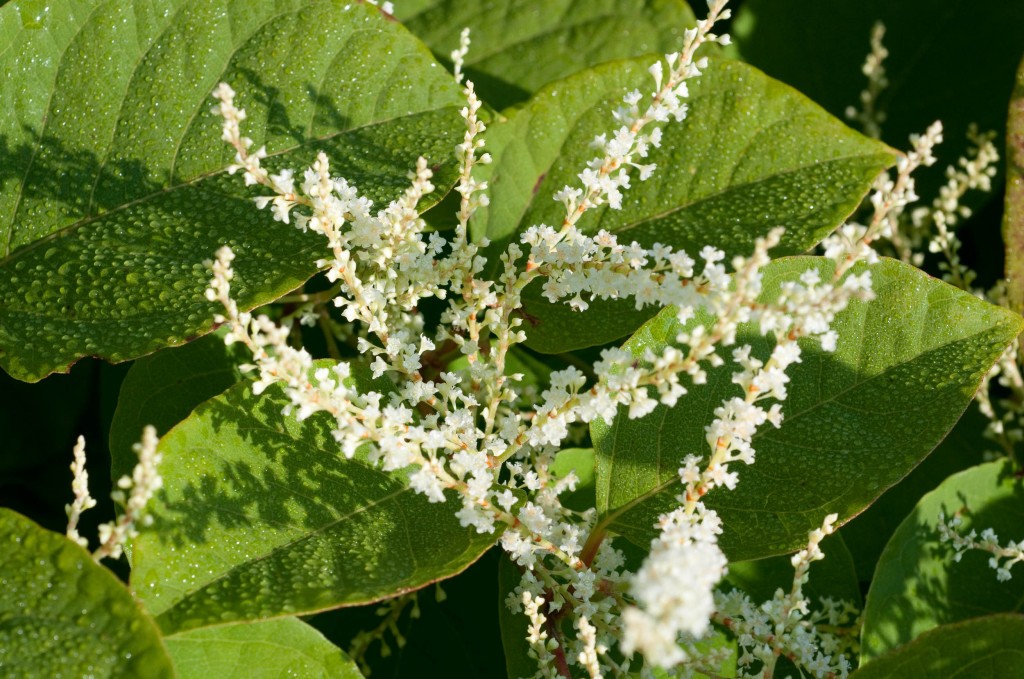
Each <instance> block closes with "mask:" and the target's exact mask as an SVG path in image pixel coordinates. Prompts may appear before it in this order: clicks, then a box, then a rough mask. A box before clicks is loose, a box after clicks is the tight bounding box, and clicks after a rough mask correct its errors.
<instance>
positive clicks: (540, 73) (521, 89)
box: [395, 0, 694, 109]
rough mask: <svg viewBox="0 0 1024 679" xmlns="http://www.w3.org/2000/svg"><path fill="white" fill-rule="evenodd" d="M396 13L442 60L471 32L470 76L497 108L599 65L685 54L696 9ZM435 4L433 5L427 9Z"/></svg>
mask: <svg viewBox="0 0 1024 679" xmlns="http://www.w3.org/2000/svg"><path fill="white" fill-rule="evenodd" d="M407 4H409V3H405V2H400V3H398V4H397V5H396V9H395V11H396V13H397V16H398V18H399V19H401V20H402V21H403V22H404V23H405V25H406V27H408V29H409V30H410V31H412V32H413V33H414V34H416V35H417V36H418V37H419V38H420V39H421V40H423V42H425V43H426V44H427V45H428V46H429V47H430V49H432V50H433V51H434V53H435V54H436V55H438V57H439V58H440V59H442V60H447V59H449V58H450V57H449V55H450V54H451V52H452V50H454V49H456V48H457V47H458V46H459V33H460V32H461V31H462V29H463V28H464V27H465V28H469V29H470V38H471V40H472V45H471V47H470V50H469V54H468V55H467V56H466V62H465V65H466V75H467V77H468V78H469V79H470V80H472V81H473V83H474V85H475V86H476V90H477V92H478V93H479V94H480V96H481V97H482V98H483V99H484V101H486V102H487V103H488V104H490V105H491V106H493V107H494V108H496V109H502V108H505V107H507V106H509V105H511V104H515V103H519V102H522V101H525V100H526V99H529V98H530V95H531V94H533V93H534V92H536V91H537V90H538V89H540V88H541V87H542V86H544V85H546V84H547V83H549V82H552V81H554V80H558V79H559V78H563V77H565V76H567V75H569V74H571V73H574V72H576V71H579V70H581V69H584V68H587V67H589V66H594V65H596V64H600V63H604V62H606V61H612V60H615V59H625V58H629V57H635V56H639V55H641V54H666V53H668V52H678V51H679V49H680V46H681V45H682V43H683V31H684V30H685V29H687V28H690V27H692V26H693V23H694V17H693V12H691V11H690V8H689V7H688V6H687V4H686V3H685V2H682V1H681V0H668V1H665V0H661V1H658V2H651V0H553V1H552V0H547V1H546V2H543V3H538V2H536V0H497V1H495V0H492V1H491V2H488V3H487V4H486V5H481V4H477V3H472V2H465V1H464V0H436V1H434V2H430V3H420V6H415V5H416V3H413V5H412V6H408V7H407V6H406V5H407ZM425 5H429V6H425Z"/></svg>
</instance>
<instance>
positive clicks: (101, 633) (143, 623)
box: [0, 508, 174, 679]
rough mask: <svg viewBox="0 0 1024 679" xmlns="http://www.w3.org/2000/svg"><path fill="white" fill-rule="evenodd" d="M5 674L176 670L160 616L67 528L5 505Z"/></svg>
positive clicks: (1, 670)
mask: <svg viewBox="0 0 1024 679" xmlns="http://www.w3.org/2000/svg"><path fill="white" fill-rule="evenodd" d="M0 545H2V548H0V573H3V576H2V578H0V582H2V583H3V587H0V674H2V675H4V676H8V677H59V676H69V677H70V676H76V677H84V676H95V677H99V676H102V677H125V678H126V679H127V678H129V677H173V676H174V670H173V668H172V666H171V660H170V658H169V657H168V656H167V650H166V649H165V648H164V645H163V643H161V641H160V633H159V630H158V629H157V627H156V624H154V622H153V619H152V618H150V617H149V616H148V615H146V614H145V613H143V612H142V610H141V609H140V608H139V605H138V604H137V603H136V602H135V600H134V599H132V595H131V594H130V593H129V592H128V589H127V588H126V587H125V586H124V585H123V584H122V583H121V581H120V580H118V579H117V576H115V575H114V574H113V573H111V572H110V571H109V570H107V569H106V568H104V567H102V566H100V565H99V564H97V563H96V562H94V561H93V560H92V557H90V556H89V554H88V553H87V552H86V551H85V550H84V549H82V548H81V547H80V546H78V545H76V544H75V543H74V542H72V541H71V540H69V539H67V538H66V537H64V536H63V535H58V534H57V533H53V532H50V531H48V530H44V529H42V528H40V527H39V526H37V525H36V524H35V523H33V522H32V521H30V520H29V519H27V518H25V517H24V516H21V515H20V514H17V513H15V512H12V511H11V510H9V509H4V508H0Z"/></svg>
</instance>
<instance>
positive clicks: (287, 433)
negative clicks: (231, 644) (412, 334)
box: [132, 364, 495, 633]
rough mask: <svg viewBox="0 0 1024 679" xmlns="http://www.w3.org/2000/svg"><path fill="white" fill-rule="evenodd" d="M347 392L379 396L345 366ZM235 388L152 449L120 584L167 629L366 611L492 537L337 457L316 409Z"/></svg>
mask: <svg viewBox="0 0 1024 679" xmlns="http://www.w3.org/2000/svg"><path fill="white" fill-rule="evenodd" d="M353 372H354V373H355V374H356V375H358V379H356V378H353V379H356V381H355V384H356V385H358V387H359V388H360V389H361V390H366V389H367V388H371V387H372V388H374V389H376V390H377V391H381V390H382V388H383V387H382V386H381V384H380V383H372V382H371V380H370V379H369V374H368V373H369V371H368V370H367V369H366V368H363V367H360V366H359V364H354V365H353ZM287 403H288V400H287V399H286V398H285V397H284V395H283V393H282V392H281V391H280V390H279V389H277V388H271V389H268V390H267V391H266V392H265V393H264V394H263V395H262V396H259V397H257V396H254V395H253V394H252V393H251V391H250V389H249V386H248V384H246V383H242V384H238V385H236V386H234V387H232V388H231V389H229V390H228V391H226V392H225V393H224V394H221V395H220V396H217V397H215V398H213V399H211V400H209V401H206V402H205V403H203V404H202V405H200V406H199V407H198V408H196V409H195V410H194V411H193V412H192V414H191V415H190V416H189V417H188V418H186V419H185V420H184V421H183V422H182V423H180V424H179V425H178V426H176V427H175V428H174V429H172V430H171V431H170V432H168V433H167V434H166V435H165V436H164V437H163V439H162V440H161V442H160V450H161V452H162V453H163V455H164V462H163V464H162V466H161V473H162V475H163V477H164V493H163V494H162V495H161V496H160V497H159V498H158V500H157V501H156V502H155V503H154V506H153V514H154V516H155V517H156V522H155V524H154V528H153V530H150V531H146V532H145V533H143V535H141V536H140V537H139V538H138V539H137V540H135V542H134V545H133V546H134V551H133V560H134V567H135V568H134V571H133V573H132V587H133V588H134V590H135V592H136V594H137V595H138V596H139V597H140V598H141V599H142V600H143V601H144V602H145V603H146V606H147V607H148V608H149V610H151V611H152V612H153V613H154V614H156V615H157V616H158V618H157V619H158V622H159V623H160V626H161V628H162V629H164V631H165V632H168V633H174V632H178V631H184V630H189V629H194V628H197V627H207V626H212V625H217V624H223V623H228V622H233V621H243V620H262V619H267V618H275V617H283V616H287V615H295V614H306V613H312V612H316V611H321V610H326V609H330V608H337V607H339V606H351V605H358V604H365V603H370V602H373V601H377V600H380V599H383V598H387V597H390V596H395V595H397V594H401V593H404V592H407V591H410V590H414V589H418V588H420V587H423V586H424V585H427V584H429V583H431V582H434V581H436V580H440V579H442V578H446V577H450V576H452V575H454V574H456V573H458V572H460V571H462V570H463V569H464V568H466V566H468V565H469V564H471V563H473V561H475V560H476V559H477V558H478V557H479V556H480V555H481V554H482V553H483V552H484V551H485V550H486V549H487V548H488V547H490V546H491V545H493V544H494V541H495V536H494V535H490V534H484V535H479V534H477V533H476V532H475V531H472V530H470V529H466V528H462V527H461V526H459V522H458V520H457V519H456V518H455V516H454V511H453V509H452V507H453V503H454V502H456V500H455V499H454V497H450V498H449V500H448V502H447V503H430V502H428V501H427V499H426V498H425V497H424V496H423V495H419V494H417V493H415V492H414V491H413V490H412V489H410V488H409V487H408V485H407V483H406V479H405V474H404V473H402V472H395V473H390V474H389V473H385V472H382V471H380V470H379V469H378V468H376V467H374V466H373V465H371V464H369V463H368V462H367V461H366V460H365V459H363V458H362V457H361V456H360V455H357V456H356V457H355V458H353V459H351V460H347V459H345V458H344V457H343V456H342V454H341V451H340V450H339V448H338V445H337V443H336V442H335V440H334V438H333V437H332V435H331V430H332V428H333V427H334V421H333V420H332V419H330V418H329V417H327V416H326V415H325V414H323V413H321V414H320V415H321V416H313V417H311V418H309V419H307V420H305V421H303V422H297V421H295V419H294V417H285V416H282V414H281V410H282V408H283V407H284V406H285V405H286V404H287Z"/></svg>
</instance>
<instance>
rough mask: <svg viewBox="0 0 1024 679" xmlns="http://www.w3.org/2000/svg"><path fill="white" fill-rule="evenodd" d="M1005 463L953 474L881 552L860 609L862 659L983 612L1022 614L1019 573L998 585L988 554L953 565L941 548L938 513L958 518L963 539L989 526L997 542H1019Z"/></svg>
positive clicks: (1021, 521)
mask: <svg viewBox="0 0 1024 679" xmlns="http://www.w3.org/2000/svg"><path fill="white" fill-rule="evenodd" d="M1013 472H1014V470H1013V467H1012V466H1011V465H1010V463H1009V462H1006V461H1001V462H991V463H988V464H984V465H980V466H978V467H974V468H973V469H968V470H967V471H964V472H961V473H959V474H954V475H953V476H951V477H950V478H949V479H947V480H946V481H945V482H944V483H943V484H942V485H941V486H939V487H938V488H936V489H935V490H934V491H932V492H931V493H928V494H927V495H925V496H924V497H923V498H922V499H921V501H920V502H919V503H918V505H917V507H916V508H915V509H914V512H913V513H912V514H911V515H910V516H908V517H907V518H906V519H905V520H904V521H903V523H902V524H900V527H899V528H898V529H896V533H895V534H893V536H892V539H891V540H890V541H889V544H888V545H887V546H886V548H885V551H884V552H882V556H881V558H880V559H879V560H878V567H877V568H876V569H875V578H874V580H873V581H872V583H871V589H869V590H868V597H867V605H866V606H865V608H864V628H863V631H862V634H861V653H862V657H863V658H864V659H871V658H876V657H878V656H880V655H882V654H883V653H886V652H888V651H891V650H893V649H895V648H897V647H899V646H902V645H903V644H906V643H907V642H908V641H910V640H911V639H914V638H915V637H917V636H918V635H920V634H921V633H922V632H925V631H926V630H929V629H931V628H933V627H938V626H939V625H944V624H947V623H951V622H959V621H961V620H966V619H968V618H974V617H978V616H982V615H986V614H989V613H1004V612H1020V611H1021V610H1022V607H1024V603H1022V602H1024V573H1022V571H1021V570H1020V569H1019V568H1017V569H1015V570H1016V571H1017V572H1016V573H1013V574H1014V575H1016V576H1017V577H1015V578H1013V579H1012V580H1009V581H1008V582H998V581H997V580H996V572H995V571H994V570H993V569H992V568H991V567H989V564H988V560H989V557H990V556H991V555H990V554H988V552H983V551H980V550H970V551H968V552H967V553H965V554H964V555H963V558H962V559H961V560H960V561H959V562H956V561H954V560H953V554H954V550H953V547H952V546H951V545H950V544H948V543H946V544H943V543H941V541H940V539H939V534H938V531H937V529H936V525H937V524H938V520H939V512H944V513H945V515H946V517H947V518H950V517H953V516H954V515H959V516H961V517H962V518H963V521H964V523H963V525H962V526H961V533H967V532H968V531H971V530H974V531H977V532H978V533H981V532H982V531H983V530H984V529H986V528H992V529H993V530H995V532H996V534H997V535H998V536H999V538H1000V540H1001V542H1002V544H1006V542H1008V541H1009V540H1020V539H1024V531H1022V530H1021V527H1022V526H1024V487H1022V485H1021V481H1020V479H1019V478H1017V477H1016V476H1015V475H1014V473H1013Z"/></svg>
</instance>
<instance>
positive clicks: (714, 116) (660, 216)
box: [473, 58, 894, 353]
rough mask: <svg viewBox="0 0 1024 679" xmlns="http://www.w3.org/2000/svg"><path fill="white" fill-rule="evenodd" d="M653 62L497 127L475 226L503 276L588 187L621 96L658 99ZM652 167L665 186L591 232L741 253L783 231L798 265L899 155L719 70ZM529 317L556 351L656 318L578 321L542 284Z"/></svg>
mask: <svg viewBox="0 0 1024 679" xmlns="http://www.w3.org/2000/svg"><path fill="white" fill-rule="evenodd" d="M650 62H651V59H649V58H648V59H639V60H632V61H623V62H616V63H613V64H607V65H604V66H600V67H597V68H593V69H589V70H587V71H584V72H581V73H578V74H576V75H574V76H572V77H570V78H567V79H565V80H562V81H559V82H557V83H553V84H551V85H549V86H548V87H546V88H544V89H543V90H542V91H540V92H539V93H538V94H537V95H536V96H535V97H534V98H533V99H531V100H530V102H529V103H528V104H527V105H526V106H525V107H524V108H523V109H521V110H520V111H518V112H517V113H516V114H515V115H514V116H513V117H512V118H511V119H510V120H509V121H508V122H507V123H505V124H502V125H495V126H493V127H492V129H491V130H490V137H489V139H492V140H493V147H494V153H495V161H494V163H493V165H491V166H489V173H490V174H489V181H490V183H491V187H492V188H491V204H490V206H489V207H488V208H486V209H484V210H481V211H480V212H479V213H478V215H477V218H476V220H475V222H474V224H473V228H474V236H475V237H476V238H478V239H479V238H482V237H487V238H489V239H490V240H491V241H493V242H494V245H493V246H492V247H491V249H490V251H489V252H490V256H491V261H492V265H493V267H495V270H496V267H497V264H496V261H497V258H496V255H497V254H498V253H499V252H500V251H501V250H503V249H504V247H505V246H506V245H507V243H508V242H509V241H510V240H513V239H515V238H517V237H518V234H520V233H521V232H522V231H523V230H525V229H526V228H527V227H529V226H531V225H534V224H551V225H556V226H557V225H558V224H561V222H562V219H563V217H564V207H563V206H562V204H561V203H559V202H556V201H554V200H553V199H552V195H553V194H554V193H555V192H556V191H558V190H559V189H561V188H562V187H563V186H565V185H572V186H575V185H577V184H578V183H579V180H578V178H577V177H576V175H577V173H579V172H580V171H581V170H582V169H583V168H584V167H585V166H586V163H587V161H589V160H590V159H591V158H592V157H593V155H594V151H593V149H592V148H591V147H590V142H591V141H593V139H594V137H595V136H596V135H598V134H602V133H606V132H609V131H610V130H612V129H613V127H614V119H613V118H612V111H613V110H614V109H615V108H616V107H618V106H620V105H621V103H622V95H623V93H624V92H626V91H628V90H631V89H634V88H639V89H640V90H641V91H647V90H649V89H650V87H651V82H652V81H651V78H650V74H649V73H648V72H647V67H648V66H649V65H650ZM649 160H650V162H654V163H656V164H657V166H658V169H657V171H656V172H655V173H654V175H653V176H652V177H651V178H650V179H648V180H647V181H645V182H640V181H639V180H635V181H634V182H633V187H632V188H631V189H630V190H629V191H627V192H626V193H625V198H624V200H623V205H622V209H621V210H612V209H610V208H607V207H602V208H599V209H595V210H592V211H590V212H588V213H587V214H585V215H584V216H583V218H582V219H581V221H580V223H579V226H580V228H581V229H582V230H583V231H585V232H588V233H589V232H595V231H597V230H598V229H605V230H607V231H610V232H612V233H615V234H616V235H618V237H619V238H620V239H622V240H625V241H627V242H628V241H632V240H636V241H639V242H640V243H642V244H644V245H647V246H650V245H652V244H653V243H655V242H660V243H664V244H667V245H671V246H673V247H675V248H684V249H688V250H690V251H691V253H695V252H697V251H698V250H700V249H701V248H702V247H703V246H705V245H714V246H716V247H720V248H722V249H724V250H725V251H727V252H728V253H730V254H735V253H743V252H747V251H749V250H750V249H751V248H752V246H753V242H754V240H755V238H757V237H758V236H763V235H764V234H766V233H767V232H768V231H769V230H770V229H772V228H774V227H777V226H779V225H783V226H785V227H786V233H785V235H784V237H783V241H782V244H781V245H780V249H779V252H780V253H785V254H795V253H800V252H803V251H805V250H807V249H808V248H810V247H811V246H812V245H814V244H815V243H817V242H818V241H820V240H821V239H822V238H824V237H825V236H826V235H827V234H828V233H829V232H831V231H832V230H833V229H835V228H836V227H837V226H838V225H839V224H841V223H842V222H843V220H844V219H845V218H846V217H847V216H849V214H850V213H851V212H852V211H853V210H854V209H855V208H856V207H857V205H858V203H859V202H860V199H861V197H862V196H863V195H864V193H865V192H866V191H867V189H868V187H869V186H870V184H871V181H872V180H873V179H874V177H875V176H876V175H877V174H878V173H879V172H880V171H881V170H882V169H884V168H885V167H886V166H888V165H890V164H891V163H892V162H893V160H894V155H893V151H892V150H891V149H889V148H887V147H886V146H884V145H882V144H879V143H878V142H875V141H873V140H870V139H867V138H866V137H863V136H861V135H860V134H858V133H856V132H853V131H852V130H850V129H848V128H847V127H845V126H844V125H843V124H842V123H840V122H839V121H837V120H836V119H834V118H832V117H831V116H829V115H828V114H827V113H825V112H824V111H823V110H821V109H820V108H819V107H818V106H817V105H815V104H814V103H812V102H811V101H809V100H808V99H806V98H805V97H804V96H802V95H801V94H799V93H798V92H796V91H794V90H792V89H791V88H789V87H787V86H786V85H783V84H782V83H779V82H776V81H774V80H772V79H770V78H768V77H766V76H765V75H764V74H763V73H761V72H760V71H758V70H756V69H754V68H751V67H750V66H747V65H745V64H742V63H740V62H736V61H729V60H726V59H713V60H712V61H711V64H710V66H709V68H708V69H707V71H706V72H705V73H704V74H703V75H701V76H700V77H699V78H697V79H696V80H693V81H692V86H691V89H690V115H689V117H688V118H687V119H686V120H684V121H683V122H682V123H675V124H669V125H668V126H667V127H666V128H665V134H664V140H663V143H662V146H661V148H659V149H654V150H653V151H652V152H651V156H650V158H649ZM524 310H525V312H526V315H527V319H528V320H529V324H528V325H526V326H525V327H526V330H527V334H528V338H529V340H528V342H529V346H531V347H532V348H534V349H537V350H538V351H543V352H549V353H557V352H561V351H568V350H572V349H576V348H580V347H586V346H593V345H596V344H602V343H605V342H608V341H611V340H613V339H617V338H618V337H621V336H623V335H625V334H628V333H629V332H631V331H632V330H634V329H635V328H636V327H637V326H639V325H640V324H641V323H642V322H643V321H644V320H646V319H647V318H649V317H650V316H651V313H652V312H650V311H648V312H637V311H636V310H635V309H634V305H633V303H632V302H628V301H627V302H620V303H615V304H612V303H603V304H602V303H595V304H594V305H592V307H591V309H589V310H588V311H587V312H586V313H584V314H579V313H574V312H572V311H571V310H570V309H569V307H567V306H565V305H552V304H550V303H548V302H546V301H544V300H543V299H542V298H541V296H540V291H539V285H538V284H534V285H533V286H531V287H529V288H527V290H526V291H525V295H524Z"/></svg>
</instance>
